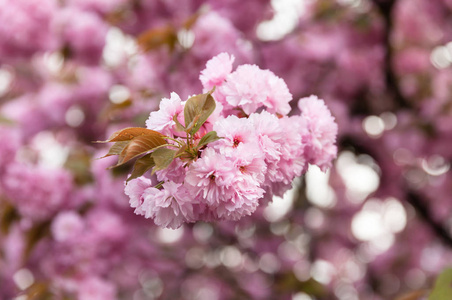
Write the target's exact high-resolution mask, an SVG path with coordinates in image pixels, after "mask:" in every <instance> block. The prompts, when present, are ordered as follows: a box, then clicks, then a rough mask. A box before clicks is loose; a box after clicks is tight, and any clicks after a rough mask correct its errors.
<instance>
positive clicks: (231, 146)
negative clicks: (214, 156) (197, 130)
mask: <svg viewBox="0 0 452 300" xmlns="http://www.w3.org/2000/svg"><path fill="white" fill-rule="evenodd" d="M213 130H215V131H216V132H217V135H218V136H220V137H222V139H221V140H219V141H217V142H215V144H212V145H211V146H212V147H214V148H215V149H217V150H218V151H219V152H220V153H222V154H223V155H225V156H228V157H237V156H238V155H237V152H238V151H240V152H246V151H248V152H250V153H254V154H255V155H256V156H262V152H261V149H260V148H259V144H258V140H257V136H256V134H255V130H254V127H253V124H252V122H251V121H250V120H249V119H247V118H238V117H236V116H229V117H227V118H226V119H222V120H219V121H217V123H215V124H214V126H213ZM243 149H246V150H245V151H244V150H243Z"/></svg>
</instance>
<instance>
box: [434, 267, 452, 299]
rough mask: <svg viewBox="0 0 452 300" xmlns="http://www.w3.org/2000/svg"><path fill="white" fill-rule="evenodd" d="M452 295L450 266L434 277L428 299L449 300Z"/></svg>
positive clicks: (451, 269) (451, 270) (451, 271)
mask: <svg viewBox="0 0 452 300" xmlns="http://www.w3.org/2000/svg"><path fill="white" fill-rule="evenodd" d="M451 297H452V268H450V269H446V270H444V271H443V272H442V273H441V274H440V275H439V276H438V278H437V279H436V282H435V287H434V288H433V291H432V293H431V294H430V296H429V297H428V300H450V299H451Z"/></svg>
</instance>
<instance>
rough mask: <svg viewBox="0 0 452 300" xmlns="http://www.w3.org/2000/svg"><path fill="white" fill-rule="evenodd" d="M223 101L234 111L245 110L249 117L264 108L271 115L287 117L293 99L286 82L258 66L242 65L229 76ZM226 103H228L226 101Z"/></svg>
mask: <svg viewBox="0 0 452 300" xmlns="http://www.w3.org/2000/svg"><path fill="white" fill-rule="evenodd" d="M218 93H219V94H220V96H219V100H220V101H224V102H226V103H227V104H228V105H229V107H228V108H229V109H231V108H241V109H242V110H243V111H244V112H245V113H246V114H247V115H249V114H251V113H254V112H256V110H257V109H258V108H260V107H262V106H264V107H266V109H267V110H268V111H269V112H271V113H279V114H281V115H287V114H288V113H289V112H290V109H291V108H290V105H289V102H290V101H291V100H292V95H291V94H290V92H289V89H288V88H287V85H286V83H285V82H284V80H282V79H281V78H279V77H278V76H276V75H275V74H274V73H273V72H271V71H269V70H261V69H260V68H259V67H258V66H256V65H241V66H239V67H237V70H235V71H234V72H233V73H231V74H229V75H228V76H227V80H226V82H225V83H224V84H223V85H222V86H221V88H220V89H219V92H218ZM223 99H224V100H223Z"/></svg>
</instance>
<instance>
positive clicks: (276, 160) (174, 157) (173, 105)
mask: <svg viewBox="0 0 452 300" xmlns="http://www.w3.org/2000/svg"><path fill="white" fill-rule="evenodd" d="M233 62H234V57H233V56H231V55H229V54H227V53H221V54H219V55H217V56H215V57H213V58H212V59H211V60H209V61H208V62H207V65H206V68H205V69H204V70H203V71H202V72H201V75H200V80H201V82H202V84H203V87H204V89H205V91H207V92H206V93H205V94H200V95H196V96H193V97H191V98H189V99H188V100H187V101H182V100H181V98H180V97H179V96H178V95H177V94H176V93H172V94H171V97H170V98H164V99H162V101H161V103H160V106H159V110H157V111H155V112H152V113H151V114H150V117H149V119H148V120H147V121H146V126H147V130H149V131H148V133H146V131H144V132H141V131H139V130H138V129H125V130H123V131H120V132H117V133H115V134H114V135H113V136H112V138H110V140H108V141H109V142H116V143H115V145H114V146H113V147H112V149H111V150H110V152H109V153H110V154H117V155H119V157H120V163H124V162H126V161H128V160H129V158H130V157H137V156H139V155H141V154H146V156H145V157H142V158H140V159H139V160H137V163H136V164H135V168H134V171H133V173H132V176H131V178H133V180H131V181H130V182H129V183H128V184H127V185H126V187H125V193H126V194H127V195H128V196H129V197H130V205H131V206H132V207H133V208H135V213H136V214H138V215H143V216H145V218H152V219H153V220H154V222H155V224H157V225H159V226H162V227H168V228H173V229H175V228H178V227H180V226H181V225H182V224H183V223H186V222H195V221H198V220H204V221H212V220H234V221H236V220H239V219H240V218H242V217H243V216H247V215H251V214H252V213H253V212H254V211H255V210H256V208H257V207H258V206H259V204H266V203H268V202H269V201H271V199H272V197H273V196H274V195H278V196H282V195H283V194H284V192H286V191H287V190H288V189H290V187H291V184H292V181H293V179H294V178H295V177H297V176H301V175H302V174H304V173H305V172H306V170H307V166H308V164H314V165H318V166H319V167H320V168H321V169H322V170H326V169H327V168H328V167H329V166H330V165H331V161H332V160H333V159H334V158H335V156H336V152H337V148H336V145H335V141H336V135H337V130H338V129H337V124H336V123H335V121H334V118H333V116H332V115H331V113H330V111H329V110H328V108H327V107H326V105H325V103H324V101H323V100H320V99H318V98H317V97H316V96H310V97H307V98H302V99H300V100H299V101H298V109H299V113H298V114H294V115H292V116H289V115H288V113H289V112H290V110H291V106H290V101H291V100H292V95H291V94H290V92H289V90H288V88H287V86H286V84H285V82H284V81H283V80H282V79H281V78H279V77H277V76H276V75H275V74H274V73H272V72H271V71H269V70H262V69H260V68H259V67H258V66H256V65H250V64H244V65H240V66H238V67H237V68H236V70H234V71H233ZM211 89H212V90H211ZM209 90H210V91H209ZM197 110H198V111H199V113H197ZM191 115H192V116H191ZM187 118H189V119H188V120H187ZM182 124H185V127H184V126H183V125H182ZM133 130H135V131H136V132H133ZM137 130H138V131H137ZM138 132H139V133H138ZM134 139H137V140H134ZM156 139H157V140H159V139H160V141H161V142H156V141H155V140H156ZM138 141H140V143H138ZM142 142H144V143H148V145H149V147H147V148H146V147H143V146H142ZM137 147H139V148H140V150H139V151H137ZM118 148H119V149H120V151H117V149H118ZM151 151H153V152H152V153H149V152H151ZM130 152H132V153H130ZM143 166H144V167H143ZM151 168H154V170H153V173H155V174H156V178H154V179H149V178H147V177H144V176H140V175H143V174H144V172H146V171H147V170H149V169H151ZM140 170H141V171H140ZM137 172H138V173H137ZM135 177H138V178H135ZM131 178H129V179H131ZM155 179H156V180H155Z"/></svg>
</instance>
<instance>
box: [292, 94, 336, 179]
mask: <svg viewBox="0 0 452 300" xmlns="http://www.w3.org/2000/svg"><path fill="white" fill-rule="evenodd" d="M298 108H299V109H300V111H301V114H300V116H301V118H302V119H303V120H304V121H305V122H306V124H305V126H306V129H307V131H306V132H304V135H303V142H304V143H305V144H306V150H305V151H306V154H305V155H306V158H307V160H308V162H309V163H311V164H315V165H317V166H319V167H320V169H322V170H323V171H325V170H326V169H327V168H328V167H330V166H331V161H332V160H333V159H334V158H335V157H336V155H337V147H336V145H335V142H336V136H337V130H338V128H337V124H336V123H335V122H334V117H333V116H332V115H331V112H330V111H329V110H328V108H327V107H326V105H325V102H324V101H323V100H321V99H318V98H317V96H310V97H307V98H302V99H300V100H299V101H298Z"/></svg>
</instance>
